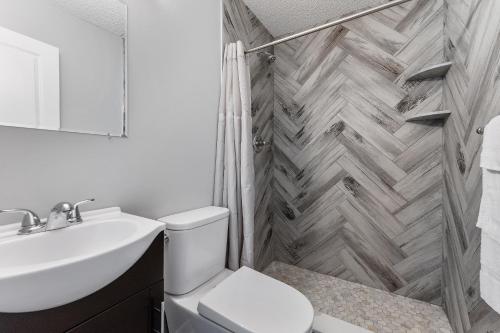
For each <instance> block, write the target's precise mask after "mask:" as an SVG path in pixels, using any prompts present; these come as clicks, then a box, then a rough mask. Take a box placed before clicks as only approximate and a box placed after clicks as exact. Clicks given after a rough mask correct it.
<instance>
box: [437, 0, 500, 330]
mask: <svg viewBox="0 0 500 333" xmlns="http://www.w3.org/2000/svg"><path fill="white" fill-rule="evenodd" d="M446 4H447V13H446V21H445V22H446V24H445V36H446V48H445V52H446V57H447V59H449V60H450V61H453V66H452V68H451V69H450V71H449V73H448V75H447V77H446V80H445V86H444V104H445V107H446V108H447V109H449V110H451V111H452V116H451V117H450V118H449V120H448V121H447V123H446V126H445V140H444V145H445V150H444V155H445V158H444V176H445V182H446V192H445V200H444V212H445V227H444V243H445V244H444V265H443V268H444V275H443V300H444V304H445V309H446V312H447V313H448V316H449V318H450V321H451V323H452V326H453V328H454V330H455V332H459V333H462V332H478V333H486V332H500V316H499V315H498V314H497V313H496V312H494V311H493V310H492V309H491V308H490V307H489V306H488V305H487V304H486V303H485V302H484V301H483V300H482V299H481V297H480V286H479V270H480V245H481V235H480V230H479V229H477V228H476V227H475V225H476V223H477V216H478V211H479V204H480V199H481V192H482V183H481V170H480V168H479V158H480V152H481V144H482V137H481V136H480V135H478V134H476V132H475V131H476V129H477V128H478V127H484V126H485V125H486V124H487V123H488V122H489V121H490V119H491V118H493V117H495V116H497V115H499V114H500V20H499V17H500V1H498V0H482V1H478V0H446Z"/></svg>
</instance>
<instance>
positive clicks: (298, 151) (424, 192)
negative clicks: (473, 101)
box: [272, 0, 444, 303]
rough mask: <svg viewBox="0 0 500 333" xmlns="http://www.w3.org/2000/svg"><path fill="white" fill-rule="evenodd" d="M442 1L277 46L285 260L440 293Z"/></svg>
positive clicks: (277, 178)
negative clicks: (425, 72) (418, 76)
mask: <svg viewBox="0 0 500 333" xmlns="http://www.w3.org/2000/svg"><path fill="white" fill-rule="evenodd" d="M443 4H444V3H443V1H442V0H437V1H434V0H433V1H418V0H416V1H412V2H409V3H407V4H405V5H403V6H398V7H395V8H392V9H391V10H387V11H383V12H381V13H378V14H377V15H370V16H368V17H365V18H362V19H359V20H356V21H352V22H349V23H346V24H344V25H342V26H340V27H336V28H332V29H329V30H325V31H323V32H321V33H318V34H314V35H311V36H308V37H304V38H301V39H299V40H295V41H293V42H290V43H286V44H282V45H279V46H277V47H276V48H275V51H276V54H277V56H278V59H277V62H276V65H275V101H276V102H275V111H274V134H275V144H274V182H273V190H274V193H273V194H274V199H273V203H274V218H273V238H272V246H273V248H274V253H275V256H276V259H277V260H280V261H282V262H286V263H289V264H293V265H297V266H299V267H302V268H306V269H309V270H312V271H316V272H320V273H324V274H328V275H333V276H336V277H340V278H343V279H347V280H350V281H354V282H359V283H362V284H365V285H368V286H371V287H375V288H379V289H382V290H386V291H391V292H395V293H398V294H401V295H406V296H410V297H414V298H418V299H420V300H425V301H429V302H434V303H439V302H440V300H441V290H440V289H441V288H440V285H441V275H442V274H441V259H442V230H441V225H442V219H443V214H442V189H443V177H442V173H443V172H442V171H443V167H442V155H443V154H442V150H443V149H442V146H443V140H442V135H443V131H442V122H440V121H439V120H438V121H427V122H425V123H424V124H420V123H419V124H410V123H406V122H405V119H406V117H407V116H409V115H411V116H417V115H418V114H425V113H429V112H434V111H439V110H443V107H442V95H443V89H442V87H443V83H442V80H433V81H429V82H411V83H410V82H407V80H406V79H407V77H409V76H410V75H411V74H412V73H415V72H416V71H418V70H420V69H422V68H425V67H428V66H431V65H433V64H436V63H440V62H443V61H444V57H443V21H444V6H443Z"/></svg>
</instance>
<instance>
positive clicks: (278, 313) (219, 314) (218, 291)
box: [160, 207, 314, 333]
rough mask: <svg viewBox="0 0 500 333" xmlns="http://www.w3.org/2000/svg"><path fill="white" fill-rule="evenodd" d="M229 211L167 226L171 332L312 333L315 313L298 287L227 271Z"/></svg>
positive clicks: (188, 216)
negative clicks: (294, 287) (296, 288)
mask: <svg viewBox="0 0 500 333" xmlns="http://www.w3.org/2000/svg"><path fill="white" fill-rule="evenodd" d="M228 216H229V211H228V210H227V209H225V208H219V207H206V208H202V209H198V210H194V211H189V212H185V213H181V214H176V215H172V216H168V217H165V218H162V219H160V221H162V222H164V223H165V224H166V230H167V231H166V242H165V291H166V295H165V313H166V317H167V325H168V329H169V332H170V333H221V332H235V333H268V332H269V333H271V332H272V333H280V332H283V333H310V332H311V331H312V325H313V319H314V310H313V308H312V305H311V303H310V302H309V300H307V298H306V297H305V296H304V295H302V294H301V293H300V292H298V291H297V290H295V289H293V288H292V287H290V286H288V285H286V284H284V283H282V282H279V281H277V280H275V279H272V278H270V277H268V276H266V275H263V274H261V273H259V272H256V271H254V270H252V269H250V268H247V267H243V268H241V269H240V270H238V271H236V272H232V271H230V270H227V269H225V263H226V244H227V229H228Z"/></svg>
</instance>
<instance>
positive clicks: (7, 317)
mask: <svg viewBox="0 0 500 333" xmlns="http://www.w3.org/2000/svg"><path fill="white" fill-rule="evenodd" d="M163 241H164V237H163V233H162V234H160V235H158V237H156V239H155V240H154V242H153V243H152V244H151V246H150V247H149V249H148V250H147V251H146V253H145V254H144V255H143V256H142V257H141V259H139V261H137V263H136V264H135V265H134V266H133V267H132V268H130V269H129V270H128V271H127V272H126V273H125V274H123V275H122V276H121V277H119V278H118V279H117V280H115V281H114V282H112V283H111V284H109V285H108V286H106V287H104V288H103V289H101V290H99V291H97V292H96V293H94V294H92V295H90V296H87V297H85V298H83V299H81V300H78V301H76V302H73V303H70V304H67V305H64V306H61V307H58V308H54V309H49V310H44V311H38V312H31V313H16V314H8V313H0V333H63V332H68V333H115V332H116V333H128V332H130V333H151V332H159V327H160V322H159V321H160V320H161V318H162V316H161V314H160V313H159V309H160V308H161V302H163ZM96 269H106V267H99V268H96ZM41 288H43V286H41ZM0 297H1V295H0ZM26 302H29V300H26Z"/></svg>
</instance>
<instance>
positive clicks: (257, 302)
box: [198, 267, 314, 333]
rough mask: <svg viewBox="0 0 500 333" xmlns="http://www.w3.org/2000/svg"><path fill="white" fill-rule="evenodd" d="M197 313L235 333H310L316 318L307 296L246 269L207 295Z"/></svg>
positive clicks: (242, 269)
mask: <svg viewBox="0 0 500 333" xmlns="http://www.w3.org/2000/svg"><path fill="white" fill-rule="evenodd" d="M198 313H199V314H200V315H202V316H203V317H205V318H207V319H209V320H211V321H213V322H215V323H216V324H218V325H219V326H222V327H224V328H226V329H228V330H229V331H231V332H235V333H268V332H269V333H279V332H283V333H308V332H311V329H312V323H313V319H314V310H313V307H312V305H311V302H309V300H308V299H307V298H306V297H305V296H304V295H302V294H301V293H300V292H298V291H297V290H295V289H293V288H292V287H289V286H287V285H286V284H284V283H282V282H279V281H277V280H275V279H272V278H270V277H268V276H266V275H264V274H261V273H258V272H256V271H254V270H252V269H250V268H246V267H243V268H241V269H240V270H238V271H237V272H235V273H233V274H232V275H231V276H229V277H228V278H227V279H226V280H224V281H223V282H221V283H220V284H219V285H217V286H216V287H215V288H214V289H212V290H211V291H210V292H209V293H207V294H206V295H205V296H204V297H203V298H202V299H201V300H200V302H199V304H198Z"/></svg>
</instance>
